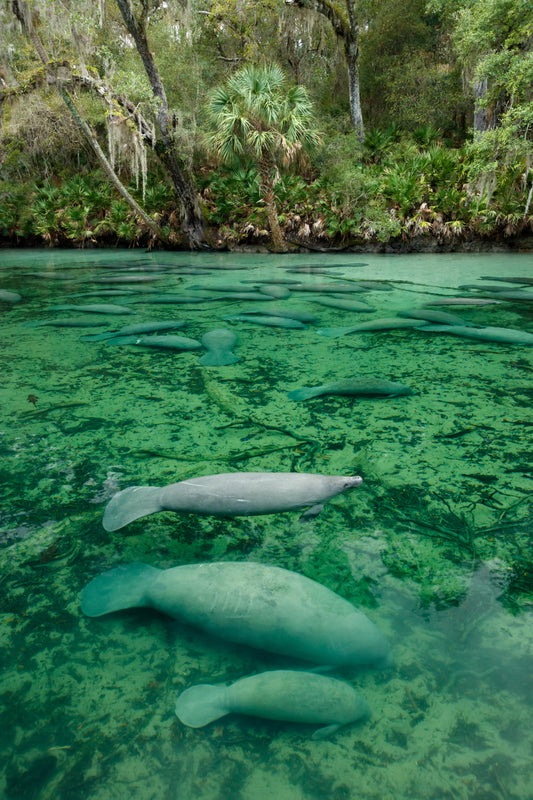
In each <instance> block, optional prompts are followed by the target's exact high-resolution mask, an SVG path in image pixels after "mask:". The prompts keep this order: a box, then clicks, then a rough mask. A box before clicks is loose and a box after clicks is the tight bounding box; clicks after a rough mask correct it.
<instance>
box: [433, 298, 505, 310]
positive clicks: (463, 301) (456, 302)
mask: <svg viewBox="0 0 533 800" xmlns="http://www.w3.org/2000/svg"><path fill="white" fill-rule="evenodd" d="M496 303H503V300H490V299H488V298H483V297H439V298H435V300H431V301H429V302H427V303H423V304H422V308H427V307H428V306H490V305H495V304H496Z"/></svg>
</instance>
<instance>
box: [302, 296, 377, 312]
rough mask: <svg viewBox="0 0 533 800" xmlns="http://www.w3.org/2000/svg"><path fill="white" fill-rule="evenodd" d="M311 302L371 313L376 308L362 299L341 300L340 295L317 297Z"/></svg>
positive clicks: (343, 309) (344, 309)
mask: <svg viewBox="0 0 533 800" xmlns="http://www.w3.org/2000/svg"><path fill="white" fill-rule="evenodd" d="M311 302H313V303H318V304H319V305H321V306H329V307H330V308H340V309H341V310H342V311H361V312H366V313H369V312H371V311H375V310H376V309H375V308H372V306H369V305H368V303H365V302H363V301H362V300H345V299H342V300H341V298H340V297H315V298H314V299H313V300H312V301H311Z"/></svg>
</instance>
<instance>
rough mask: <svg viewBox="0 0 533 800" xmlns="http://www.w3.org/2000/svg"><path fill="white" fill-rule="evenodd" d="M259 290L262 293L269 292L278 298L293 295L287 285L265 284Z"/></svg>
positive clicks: (271, 295) (268, 293)
mask: <svg viewBox="0 0 533 800" xmlns="http://www.w3.org/2000/svg"><path fill="white" fill-rule="evenodd" d="M259 291H260V292H261V294H267V295H269V296H270V297H275V298H277V299H284V298H286V297H290V296H291V292H290V289H288V288H287V287H286V286H276V285H275V284H265V285H264V286H260V287H259Z"/></svg>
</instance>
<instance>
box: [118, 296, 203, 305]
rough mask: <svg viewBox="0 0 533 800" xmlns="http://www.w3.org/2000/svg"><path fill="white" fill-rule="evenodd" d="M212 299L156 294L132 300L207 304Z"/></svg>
mask: <svg viewBox="0 0 533 800" xmlns="http://www.w3.org/2000/svg"><path fill="white" fill-rule="evenodd" d="M206 300H211V297H202V296H200V295H197V294H156V295H150V296H148V297H138V298H135V299H134V300H130V302H131V303H158V304H159V303H205V302H206Z"/></svg>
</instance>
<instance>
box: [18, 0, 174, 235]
mask: <svg viewBox="0 0 533 800" xmlns="http://www.w3.org/2000/svg"><path fill="white" fill-rule="evenodd" d="M12 9H13V13H14V15H15V16H16V18H17V19H18V21H19V22H20V23H21V25H22V28H23V30H24V32H25V34H26V35H27V36H28V38H29V39H30V40H31V42H32V44H33V46H34V47H35V50H36V52H37V55H38V56H39V58H40V59H41V61H42V62H43V64H44V65H45V67H46V65H47V64H48V63H49V61H50V59H49V57H48V54H47V52H46V50H45V48H44V46H43V43H42V42H41V39H40V38H39V36H38V35H37V33H36V32H35V28H34V27H33V23H32V17H31V12H30V10H29V9H28V6H27V4H26V3H25V2H24V0H12ZM58 90H59V94H60V96H61V99H62V100H63V102H64V103H65V105H66V107H67V108H68V110H69V112H70V114H71V116H72V118H73V119H74V121H75V123H76V125H78V127H79V128H80V130H81V131H82V132H83V134H84V135H85V137H86V139H87V141H88V142H89V144H90V145H91V147H92V149H93V150H94V153H95V155H96V157H97V159H98V161H99V162H100V166H101V167H102V169H103V170H104V172H105V174H106V175H107V177H108V178H109V180H110V181H111V182H112V184H113V186H115V188H116V189H117V191H118V192H119V193H120V194H121V195H122V197H123V198H124V199H125V200H126V202H127V203H128V205H129V207H130V208H131V210H132V211H133V213H134V214H135V216H137V217H138V218H139V219H141V220H142V221H143V222H144V223H145V225H147V226H148V228H149V229H150V230H151V231H152V233H153V234H154V236H155V237H156V238H158V239H161V240H162V241H166V240H167V237H166V236H165V234H164V233H163V231H162V230H161V228H160V227H159V225H158V224H157V223H156V222H154V220H153V219H151V218H150V217H149V216H148V215H147V214H146V212H145V211H143V209H142V208H141V207H140V206H139V204H138V203H137V202H136V201H135V200H134V198H133V197H132V196H131V194H130V193H129V192H128V190H127V189H126V187H125V186H124V184H123V183H122V181H121V180H120V179H119V177H118V175H117V174H116V172H115V170H114V169H113V167H112V166H111V164H110V163H109V161H108V160H107V158H106V156H105V153H104V151H103V150H102V148H101V147H100V145H99V144H98V139H97V138H96V134H95V133H94V131H93V130H92V129H91V127H90V126H89V125H88V124H87V123H86V122H85V120H83V119H82V117H81V116H80V114H79V112H78V109H77V108H76V106H75V105H74V102H73V100H72V98H71V97H70V95H69V94H68V92H67V90H66V89H65V88H63V87H61V85H58Z"/></svg>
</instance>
